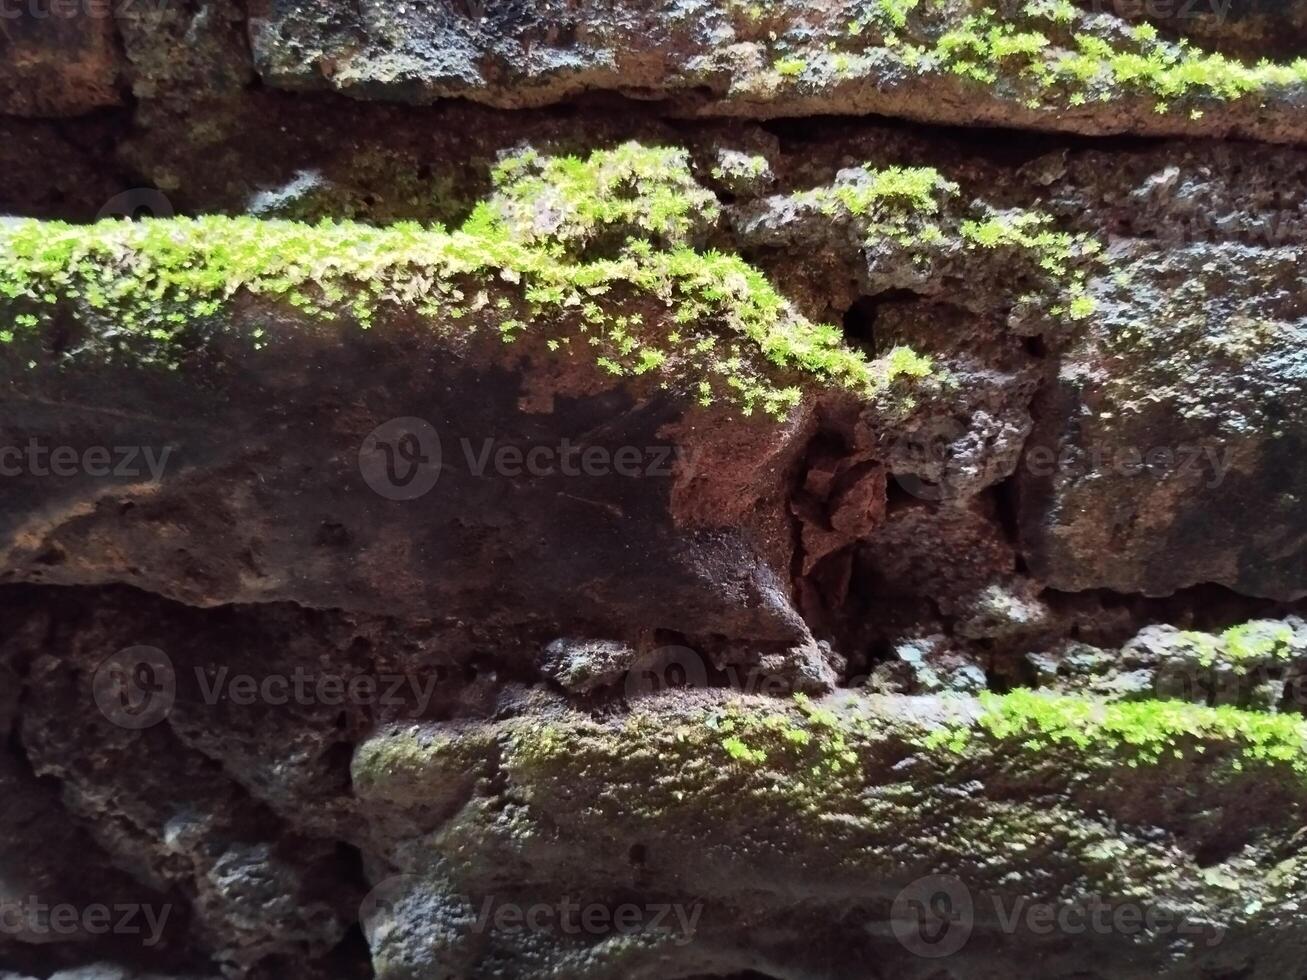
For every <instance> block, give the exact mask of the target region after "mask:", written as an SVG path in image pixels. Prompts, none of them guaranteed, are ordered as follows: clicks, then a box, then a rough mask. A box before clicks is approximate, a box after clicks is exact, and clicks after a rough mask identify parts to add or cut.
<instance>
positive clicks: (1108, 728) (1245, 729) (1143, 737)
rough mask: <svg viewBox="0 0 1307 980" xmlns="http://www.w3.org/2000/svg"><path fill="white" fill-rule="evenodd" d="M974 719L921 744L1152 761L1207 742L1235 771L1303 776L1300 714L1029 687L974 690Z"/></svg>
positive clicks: (1305, 755)
mask: <svg viewBox="0 0 1307 980" xmlns="http://www.w3.org/2000/svg"><path fill="white" fill-rule="evenodd" d="M980 700H981V707H982V709H983V713H982V714H981V716H980V717H979V719H977V721H976V723H975V725H974V726H972V725H964V726H953V727H949V728H944V729H940V730H938V731H936V732H934V733H932V734H931V735H930V736H929V737H928V738H927V739H926V740H925V743H924V744H925V745H926V746H927V747H929V748H935V749H938V748H945V749H947V750H949V751H951V752H954V753H958V754H963V753H968V752H971V751H982V750H983V751H987V752H988V751H995V750H997V749H1000V748H1001V747H1003V746H1010V747H1011V748H1013V749H1016V750H1018V751H1020V752H1024V753H1042V752H1058V751H1062V750H1069V751H1070V752H1072V753H1073V754H1074V755H1075V756H1076V757H1080V758H1084V759H1106V760H1109V761H1110V760H1113V759H1119V760H1120V761H1123V762H1124V763H1125V764H1126V765H1127V766H1131V767H1133V766H1137V765H1140V764H1156V763H1158V762H1160V761H1161V760H1162V759H1163V758H1166V757H1172V758H1183V757H1185V755H1186V753H1189V754H1200V755H1201V754H1203V753H1206V752H1207V751H1208V750H1209V749H1213V750H1220V751H1223V752H1226V753H1228V754H1229V757H1230V761H1229V765H1230V767H1231V768H1232V769H1233V770H1235V771H1242V770H1243V769H1244V768H1245V766H1246V765H1249V764H1261V765H1266V766H1270V767H1272V768H1277V769H1282V770H1285V771H1289V772H1292V773H1294V774H1296V775H1297V776H1307V720H1304V719H1303V718H1300V717H1297V716H1289V715H1271V714H1265V713H1262V712H1257V711H1245V710H1242V709H1239V708H1231V707H1216V708H1210V707H1206V706H1204V705H1196V704H1190V703H1188V702H1184V701H1112V702H1107V701H1097V700H1092V699H1087V698H1076V697H1052V696H1047V695H1042V694H1038V693H1036V692H1034V691H1028V690H1017V691H1013V692H1012V693H1010V694H1005V695H996V694H984V695H981V699H980Z"/></svg>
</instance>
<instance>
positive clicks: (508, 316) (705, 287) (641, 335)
mask: <svg viewBox="0 0 1307 980" xmlns="http://www.w3.org/2000/svg"><path fill="white" fill-rule="evenodd" d="M495 181H496V193H495V194H494V195H492V197H491V198H490V199H488V200H487V201H485V202H483V203H482V204H481V205H479V206H478V207H477V208H476V209H475V210H474V211H473V213H472V215H471V217H469V219H468V220H467V222H466V223H465V224H464V226H463V227H462V228H461V229H460V230H458V231H456V232H446V231H445V230H443V229H441V228H438V227H437V228H425V227H422V226H419V225H417V224H414V223H401V224H396V225H392V226H389V227H386V228H374V227H369V226H365V225H360V224H356V223H353V222H322V223H319V224H316V225H306V224H301V223H296V222H289V221H259V220H255V219H251V218H227V217H204V218H178V219H168V220H151V221H142V222H138V223H132V222H103V223H100V224H97V225H91V226H74V225H67V224H62V223H53V222H49V223H47V222H36V221H20V222H16V223H12V224H9V225H6V226H5V227H4V228H3V230H0V247H3V254H4V259H3V260H0V324H3V329H4V330H5V331H6V335H8V336H11V337H12V338H13V340H11V341H10V343H16V342H19V341H21V340H23V339H24V338H26V339H29V340H30V339H32V338H35V337H37V336H39V334H40V333H41V332H42V331H44V330H46V329H47V328H49V327H51V326H52V324H53V323H54V321H55V320H56V319H57V318H58V317H59V316H60V315H61V314H60V311H61V310H65V311H66V310H67V309H68V308H69V307H70V306H71V307H72V308H73V309H75V310H76V312H77V314H78V315H79V316H81V317H83V318H84V319H86V320H87V321H88V322H91V323H93V324H94V325H95V326H96V328H97V329H96V340H95V343H94V344H93V345H91V346H92V347H94V348H95V350H96V351H97V353H101V354H104V355H107V356H112V355H122V356H127V357H130V358H132V359H134V360H137V361H146V362H158V363H161V364H165V365H166V366H168V367H170V368H175V367H177V366H178V365H179V363H180V360H179V359H180V357H181V353H180V352H182V351H186V350H191V349H193V348H194V347H196V346H198V345H201V344H202V343H203V342H204V340H205V338H206V337H207V336H208V335H209V334H211V333H213V332H218V331H227V330H232V329H235V327H234V326H233V325H232V317H231V316H230V313H231V310H232V308H233V305H234V304H236V303H238V302H240V301H241V300H243V299H245V298H248V297H261V298H263V299H264V300H267V301H272V302H277V303H282V304H286V305H288V306H289V307H291V308H293V309H294V310H295V311H296V312H297V313H298V314H299V315H300V316H302V317H304V318H306V319H308V320H309V321H313V320H318V321H326V322H335V321H338V320H340V319H342V318H349V319H352V320H354V321H356V322H357V324H358V325H359V326H360V327H362V328H367V327H370V326H371V325H373V324H374V323H376V322H379V321H383V320H385V319H387V318H389V317H393V316H402V315H406V314H413V313H416V314H418V315H420V316H422V317H425V318H427V319H429V320H431V321H432V323H433V326H435V327H436V328H437V329H444V330H457V331H458V332H460V333H470V332H473V331H476V330H483V329H493V330H497V331H498V333H499V334H500V335H501V336H502V337H503V339H504V341H505V342H512V341H513V340H514V339H515V338H516V337H518V336H520V335H521V334H522V333H524V332H526V331H528V330H529V331H532V332H534V333H543V334H545V335H546V337H547V340H548V341H549V346H550V348H551V349H552V350H555V351H558V352H559V353H560V356H575V354H576V352H577V351H583V350H585V351H589V353H590V355H591V356H593V357H594V359H595V361H596V362H597V363H598V364H599V366H600V367H601V368H602V369H603V370H606V371H608V372H610V373H612V374H614V375H621V376H641V375H648V376H649V377H651V378H653V379H656V380H657V381H659V383H661V384H662V385H664V386H667V387H675V388H679V389H682V390H685V391H690V392H693V393H694V395H695V397H697V398H698V400H699V401H700V402H702V403H704V404H711V403H713V402H715V401H719V400H720V401H722V402H724V403H725V404H728V405H731V406H735V407H738V408H739V409H740V410H742V411H743V412H744V413H745V414H751V413H752V412H754V411H755V410H757V409H765V410H766V411H768V412H770V413H771V414H773V415H776V416H778V417H779V416H783V415H785V414H786V412H787V411H788V410H789V409H790V408H791V407H793V406H794V405H795V404H797V403H798V401H799V400H800V398H801V389H800V387H799V385H800V383H803V382H805V381H806V382H807V383H812V384H818V385H829V386H837V387H845V388H850V389H853V390H856V391H859V392H861V393H863V394H864V395H866V396H868V397H874V396H876V395H878V394H880V393H882V392H884V391H886V390H887V388H888V387H889V386H890V384H891V383H892V382H894V381H895V380H896V379H897V378H901V377H905V378H920V377H922V376H923V375H924V374H925V373H928V370H929V362H928V361H926V360H925V359H923V358H918V357H916V356H915V355H911V354H910V353H909V352H905V351H895V352H892V353H891V355H890V356H889V357H887V358H883V359H881V360H879V361H870V360H868V359H867V358H865V357H864V356H863V355H862V354H860V353H859V352H857V351H855V350H852V349H850V348H849V347H847V346H846V345H845V344H844V342H843V337H842V334H841V332H840V330H839V329H838V328H836V327H834V326H832V325H829V324H816V323H812V322H810V321H808V320H806V319H805V318H803V317H802V316H800V315H799V314H797V313H796V312H795V311H793V309H792V308H791V307H790V306H789V304H788V303H787V302H786V301H785V299H784V298H783V297H782V296H781V295H780V294H779V293H778V292H777V291H776V289H775V288H774V287H773V286H772V284H771V283H770V282H769V281H768V280H767V277H766V276H765V275H764V274H763V273H762V272H761V271H760V270H758V269H756V268H754V267H753V266H751V265H749V264H748V263H747V262H745V261H744V260H743V259H741V258H740V257H739V256H737V255H727V254H722V253H720V252H715V251H701V250H696V249H695V248H693V247H691V245H690V244H689V242H690V240H691V239H693V238H694V237H695V234H696V229H698V228H702V227H703V225H704V224H705V223H706V222H710V221H711V220H712V219H713V218H714V217H715V205H714V204H713V203H712V200H711V196H710V195H709V194H708V192H707V191H705V190H703V189H702V188H701V187H699V186H698V185H697V184H696V183H695V182H694V181H693V178H692V176H691V175H690V173H689V168H688V162H687V160H686V157H685V154H684V151H681V150H675V149H657V148H655V149H649V148H644V147H639V146H638V145H636V144H627V145H626V146H623V147H619V148H617V149H616V150H612V151H601V152H596V153H594V154H591V156H590V157H589V158H587V159H585V160H580V159H577V158H574V157H564V158H544V157H540V156H538V155H536V154H534V153H529V152H528V153H524V154H519V155H517V156H515V157H512V158H510V159H509V160H507V161H505V162H504V163H503V164H501V166H500V167H499V168H498V169H497V170H496V173H495ZM546 216H547V217H546ZM546 221H547V222H548V224H547V226H546V225H545V224H544V222H546ZM596 250H598V251H599V252H600V254H599V255H594V254H592V253H593V252H594V251H596ZM6 321H7V322H6ZM248 339H249V341H250V342H251V344H252V346H254V347H255V348H261V347H263V346H266V345H267V344H268V343H270V342H272V339H273V338H270V337H266V336H264V335H263V333H262V331H261V330H259V329H255V330H252V331H251V332H250V334H249V338H248Z"/></svg>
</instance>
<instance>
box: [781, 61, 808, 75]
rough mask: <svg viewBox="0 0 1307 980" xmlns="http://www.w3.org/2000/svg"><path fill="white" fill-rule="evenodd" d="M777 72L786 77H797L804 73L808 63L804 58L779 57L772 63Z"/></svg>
mask: <svg viewBox="0 0 1307 980" xmlns="http://www.w3.org/2000/svg"><path fill="white" fill-rule="evenodd" d="M772 67H773V68H775V69H776V73H777V74H778V75H781V76H782V77H784V78H797V77H798V76H799V75H802V74H803V72H804V69H806V68H807V67H808V63H807V62H806V61H804V60H803V59H802V58H777V59H776V63H775V64H774V65H772Z"/></svg>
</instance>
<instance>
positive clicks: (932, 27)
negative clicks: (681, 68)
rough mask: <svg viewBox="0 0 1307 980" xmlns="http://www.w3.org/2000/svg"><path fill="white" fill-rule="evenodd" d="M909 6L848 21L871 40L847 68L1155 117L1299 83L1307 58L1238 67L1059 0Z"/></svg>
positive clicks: (883, 7)
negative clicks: (1152, 105)
mask: <svg viewBox="0 0 1307 980" xmlns="http://www.w3.org/2000/svg"><path fill="white" fill-rule="evenodd" d="M916 8H917V4H916V3H914V2H911V0H878V9H877V10H876V11H874V12H873V13H871V14H869V15H868V16H866V17H862V18H859V19H857V20H855V21H853V22H852V23H850V24H849V25H848V27H849V29H848V34H849V35H850V36H851V37H854V38H859V37H862V36H864V35H866V36H868V37H869V39H872V41H873V46H871V47H866V48H864V49H863V50H862V51H861V52H860V53H854V56H855V57H858V58H859V59H860V61H861V63H860V64H857V65H855V66H853V68H854V70H855V71H858V72H861V73H866V74H873V73H875V71H876V70H877V66H878V65H880V64H881V62H882V61H883V59H884V57H885V56H887V55H889V56H896V57H897V58H899V59H900V60H901V61H902V62H903V63H904V64H905V65H906V66H907V67H909V68H912V69H914V70H916V71H918V72H922V73H948V74H953V75H958V76H961V77H964V78H969V79H971V80H973V81H976V82H979V83H981V84H984V85H986V86H994V85H998V84H1002V85H1003V86H1004V88H1005V89H1008V88H1009V87H1011V86H1016V87H1018V88H1021V89H1024V91H1023V92H1022V93H1021V94H1020V95H1016V93H1012V94H1013V95H1014V96H1015V97H1016V98H1017V99H1018V101H1021V102H1023V103H1027V104H1031V105H1032V107H1035V108H1038V107H1039V106H1040V105H1041V104H1043V103H1045V102H1047V103H1050V104H1051V103H1065V104H1072V105H1083V104H1085V103H1087V102H1090V101H1099V102H1102V101H1109V100H1111V99H1113V98H1117V97H1120V96H1123V95H1137V96H1151V97H1154V98H1156V99H1157V100H1158V102H1157V111H1159V112H1168V111H1170V109H1171V107H1172V103H1173V102H1176V101H1185V100H1189V101H1192V100H1216V101H1231V100H1235V99H1240V98H1244V97H1255V98H1257V97H1264V96H1266V95H1268V94H1271V93H1273V92H1275V91H1277V90H1279V91H1287V90H1291V89H1293V88H1295V87H1298V86H1301V85H1303V84H1304V83H1305V82H1307V59H1305V58H1298V59H1296V60H1294V61H1293V62H1290V63H1274V62H1271V61H1269V60H1266V59H1263V60H1261V61H1259V62H1257V63H1256V64H1246V63H1243V62H1240V61H1238V60H1235V59H1233V58H1228V57H1226V56H1225V55H1222V54H1220V53H1218V52H1208V51H1203V50H1200V49H1198V48H1196V47H1194V46H1193V45H1192V44H1191V43H1190V42H1188V41H1187V40H1180V41H1178V42H1171V41H1168V40H1165V39H1163V38H1162V37H1160V35H1159V34H1158V32H1157V30H1156V28H1154V27H1152V25H1149V24H1140V25H1137V26H1135V27H1132V28H1129V29H1128V32H1127V33H1126V36H1125V37H1122V36H1120V34H1119V33H1109V31H1110V30H1111V28H1110V27H1109V26H1106V25H1101V26H1100V25H1099V24H1097V23H1095V22H1094V21H1093V20H1092V19H1091V18H1089V17H1088V16H1087V15H1085V14H1084V13H1082V12H1081V11H1080V10H1078V9H1077V8H1076V7H1075V6H1074V5H1073V4H1071V3H1069V2H1067V0H1032V2H1029V3H1027V4H1025V6H1024V7H1022V8H1021V9H1020V11H1019V12H1018V13H1016V14H1015V15H1007V16H1004V15H1000V14H999V13H998V12H996V11H995V10H994V9H993V8H989V7H986V8H983V9H981V10H978V11H975V12H974V13H969V14H968V15H966V16H965V17H963V18H961V19H960V20H954V21H948V20H947V19H945V20H943V21H942V23H941V18H940V17H939V16H937V15H934V14H930V15H921V16H917V15H915V13H914V12H915V10H916ZM903 34H907V35H908V38H907V39H905V38H904V37H902V35H903ZM844 57H845V58H846V59H847V57H848V54H845V55H844ZM846 64H847V62H846ZM846 71H847V68H846ZM843 73H844V72H841V74H843Z"/></svg>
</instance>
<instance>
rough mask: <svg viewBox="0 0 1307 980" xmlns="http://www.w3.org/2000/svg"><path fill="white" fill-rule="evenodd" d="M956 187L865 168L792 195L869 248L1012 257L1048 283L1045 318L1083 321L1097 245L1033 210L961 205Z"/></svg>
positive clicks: (904, 171) (933, 176)
mask: <svg viewBox="0 0 1307 980" xmlns="http://www.w3.org/2000/svg"><path fill="white" fill-rule="evenodd" d="M959 190H960V189H959V187H958V185H957V184H956V183H954V182H953V181H950V180H947V179H945V178H944V176H943V175H941V174H940V172H939V171H938V170H936V169H935V168H933V167H886V168H876V167H872V166H869V165H868V166H864V167H861V168H856V169H854V170H851V171H845V172H843V173H841V174H840V177H839V179H837V180H836V181H835V183H833V184H831V185H828V186H825V187H817V188H813V189H811V190H806V191H800V192H798V193H796V194H794V195H792V200H793V201H794V202H795V203H796V204H798V205H799V206H801V207H804V208H811V209H814V210H815V211H817V212H819V213H820V214H821V215H822V216H823V217H824V218H826V219H830V220H849V221H854V222H856V223H857V225H858V226H859V228H860V229H861V230H862V231H863V233H864V235H865V239H866V243H867V245H868V246H873V247H874V246H876V245H878V244H881V243H883V242H886V241H889V242H893V243H896V244H897V245H899V246H900V247H902V248H905V249H908V250H910V251H911V253H912V260H913V262H914V263H915V264H917V265H925V264H926V263H927V262H928V261H929V260H930V258H931V256H932V254H934V253H944V252H947V251H949V249H950V247H951V246H955V245H960V246H961V247H962V248H963V249H965V250H967V251H970V252H981V253H995V254H996V255H1007V256H1011V257H1013V258H1015V259H1016V260H1017V261H1018V262H1020V263H1021V264H1024V265H1027V266H1029V267H1031V271H1032V272H1034V273H1035V274H1036V275H1037V276H1038V277H1041V278H1043V279H1044V280H1046V281H1047V283H1048V289H1047V292H1048V293H1049V298H1048V302H1047V303H1046V304H1045V305H1047V306H1048V308H1049V313H1050V314H1051V315H1053V316H1055V317H1065V318H1067V319H1071V320H1082V319H1084V318H1085V317H1087V316H1089V315H1090V314H1091V313H1092V312H1093V311H1094V307H1095V304H1094V301H1093V299H1092V298H1091V297H1090V296H1089V295H1088V292H1087V285H1086V283H1087V277H1088V272H1089V266H1090V265H1091V263H1092V262H1093V261H1094V260H1095V257H1096V256H1098V255H1099V254H1100V253H1101V251H1102V246H1101V245H1100V243H1099V242H1097V241H1095V240H1094V239H1092V238H1091V237H1090V236H1089V235H1087V234H1084V233H1078V234H1073V233H1071V232H1065V231H1058V230H1056V229H1055V228H1053V227H1052V225H1053V217H1052V216H1051V215H1048V214H1044V213H1042V212H1039V211H1026V210H1020V209H1011V210H1007V211H995V210H993V209H989V208H985V207H983V206H982V205H979V204H970V205H963V204H962V203H961V202H960V201H959V200H958V198H959ZM966 214H972V215H974V216H973V217H963V216H962V215H966ZM1024 298H1026V299H1027V300H1028V301H1029V302H1031V303H1034V302H1035V301H1036V300H1040V299H1041V298H1040V297H1035V296H1030V297H1024Z"/></svg>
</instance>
